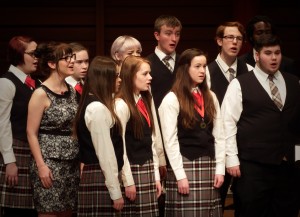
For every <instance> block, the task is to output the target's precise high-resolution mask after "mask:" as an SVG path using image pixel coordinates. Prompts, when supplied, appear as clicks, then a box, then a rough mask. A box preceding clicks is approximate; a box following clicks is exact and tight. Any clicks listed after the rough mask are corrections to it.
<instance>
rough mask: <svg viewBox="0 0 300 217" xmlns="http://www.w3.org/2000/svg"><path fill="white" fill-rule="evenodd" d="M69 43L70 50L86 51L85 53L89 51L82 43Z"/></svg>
mask: <svg viewBox="0 0 300 217" xmlns="http://www.w3.org/2000/svg"><path fill="white" fill-rule="evenodd" d="M69 45H70V46H71V48H72V51H73V52H79V51H83V50H85V51H87V53H89V50H88V49H87V48H86V47H85V46H83V45H82V44H80V43H78V42H72V43H69Z"/></svg>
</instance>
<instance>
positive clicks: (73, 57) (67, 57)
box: [59, 54, 76, 63]
mask: <svg viewBox="0 0 300 217" xmlns="http://www.w3.org/2000/svg"><path fill="white" fill-rule="evenodd" d="M72 59H74V60H76V54H70V55H67V56H64V57H62V58H59V60H65V61H66V62H67V63H69V62H71V60H72Z"/></svg>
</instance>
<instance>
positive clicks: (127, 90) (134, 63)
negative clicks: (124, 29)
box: [116, 56, 154, 139]
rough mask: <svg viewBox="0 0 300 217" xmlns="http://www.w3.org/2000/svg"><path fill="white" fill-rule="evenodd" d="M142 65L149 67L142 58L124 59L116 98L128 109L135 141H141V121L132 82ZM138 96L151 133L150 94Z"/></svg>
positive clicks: (152, 126) (129, 57) (152, 125)
mask: <svg viewBox="0 0 300 217" xmlns="http://www.w3.org/2000/svg"><path fill="white" fill-rule="evenodd" d="M143 63H147V64H149V65H150V62H149V61H148V60H147V59H145V58H142V57H136V56H128V57H126V58H125V59H124V61H123V63H122V67H121V71H120V77H121V79H122V83H121V87H120V91H119V93H118V94H117V96H116V98H118V97H119V98H122V99H123V100H124V101H125V102H126V104H127V106H128V107H129V110H130V117H131V118H132V129H133V132H134V136H135V138H137V139H141V138H142V137H143V121H142V119H141V116H140V113H139V112H138V109H137V107H136V103H135V101H134V90H135V85H134V82H133V81H134V79H135V76H136V73H137V72H138V71H139V70H140V67H141V65H142V64H143ZM140 94H141V96H142V99H143V101H144V103H145V106H146V109H147V112H148V114H149V117H150V122H151V123H152V124H151V128H152V132H154V124H153V123H154V122H153V116H152V112H151V99H152V96H151V93H150V92H149V91H141V92H140Z"/></svg>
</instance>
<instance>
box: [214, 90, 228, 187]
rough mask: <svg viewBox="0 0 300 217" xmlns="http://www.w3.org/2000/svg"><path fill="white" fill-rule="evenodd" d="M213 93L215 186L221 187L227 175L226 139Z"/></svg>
mask: <svg viewBox="0 0 300 217" xmlns="http://www.w3.org/2000/svg"><path fill="white" fill-rule="evenodd" d="M211 95H212V97H213V101H214V106H215V108H216V117H215V119H214V128H213V130H212V134H213V136H214V138H215V156H216V172H215V179H214V180H215V181H214V187H215V188H219V187H221V185H222V184H223V182H224V175H225V139H224V130H223V122H222V117H221V111H220V105H219V101H218V99H217V97H216V95H215V94H214V93H213V92H211Z"/></svg>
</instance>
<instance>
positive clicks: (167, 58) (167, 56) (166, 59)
mask: <svg viewBox="0 0 300 217" xmlns="http://www.w3.org/2000/svg"><path fill="white" fill-rule="evenodd" d="M171 58H172V57H171V56H170V55H166V56H165V57H164V58H163V61H169V59H171Z"/></svg>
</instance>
